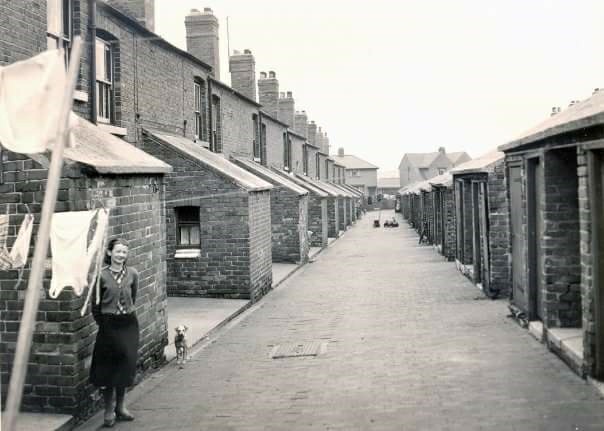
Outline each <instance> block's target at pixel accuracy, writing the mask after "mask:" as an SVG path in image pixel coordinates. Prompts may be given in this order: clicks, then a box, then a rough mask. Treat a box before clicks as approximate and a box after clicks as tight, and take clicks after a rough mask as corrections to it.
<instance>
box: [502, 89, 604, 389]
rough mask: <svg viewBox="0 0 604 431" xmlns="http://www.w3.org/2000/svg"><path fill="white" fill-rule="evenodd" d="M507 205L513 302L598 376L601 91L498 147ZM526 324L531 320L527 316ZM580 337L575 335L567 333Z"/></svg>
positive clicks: (559, 348) (602, 339) (601, 337)
mask: <svg viewBox="0 0 604 431" xmlns="http://www.w3.org/2000/svg"><path fill="white" fill-rule="evenodd" d="M499 150H500V151H503V152H504V153H505V163H506V174H507V177H508V178H507V186H508V199H509V205H510V230H511V241H510V252H511V255H512V267H511V272H512V277H511V278H512V306H513V307H516V309H517V310H518V312H520V313H522V316H525V317H526V318H527V319H528V320H529V321H532V322H533V321H538V322H541V323H542V326H543V328H544V329H543V337H544V339H545V340H546V341H547V343H548V345H549V347H550V348H551V349H552V350H554V351H555V352H557V353H558V354H560V355H561V356H562V357H563V358H564V359H565V360H566V361H567V362H568V363H569V364H570V365H571V366H572V367H573V368H574V369H575V370H576V371H577V372H579V373H580V374H587V375H591V376H594V377H596V378H598V379H600V380H602V379H604V311H603V310H604V300H603V298H604V282H602V280H604V277H603V275H602V274H604V266H603V264H602V262H603V260H602V259H601V256H603V255H604V253H603V251H604V240H602V238H604V235H603V234H602V225H603V224H602V220H603V212H602V208H603V207H604V203H603V198H602V190H603V179H602V178H603V175H602V172H603V171H604V170H603V168H602V166H603V163H604V156H603V154H604V92H602V91H595V92H594V94H593V95H592V96H591V97H590V98H588V99H586V100H584V101H581V102H578V103H572V104H571V106H569V107H568V109H566V110H564V111H562V112H560V113H556V112H555V113H553V114H552V116H551V117H550V118H548V119H547V120H545V121H544V122H542V123H541V124H539V125H537V126H536V127H534V128H532V129H531V130H529V131H528V132H527V133H525V134H524V135H523V136H521V137H519V138H518V139H516V140H514V141H512V142H510V143H508V144H505V145H502V146H500V147H499ZM531 325H533V323H531ZM577 339H578V340H581V339H582V341H583V342H582V343H574V342H571V341H566V340H577Z"/></svg>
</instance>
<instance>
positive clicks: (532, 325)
mask: <svg viewBox="0 0 604 431" xmlns="http://www.w3.org/2000/svg"><path fill="white" fill-rule="evenodd" d="M528 330H529V334H531V335H532V336H533V337H535V339H536V340H537V341H539V342H540V343H543V322H542V321H541V320H533V321H532V322H529V326H528Z"/></svg>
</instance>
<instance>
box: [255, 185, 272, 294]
mask: <svg viewBox="0 0 604 431" xmlns="http://www.w3.org/2000/svg"><path fill="white" fill-rule="evenodd" d="M249 214H250V227H249V230H250V245H249V247H250V276H251V277H250V278H251V292H250V298H251V299H252V300H253V301H256V300H258V299H260V297H262V295H264V294H265V293H266V292H268V291H269V290H270V289H271V286H272V284H273V266H272V254H271V236H270V235H271V214H270V192H269V191H264V192H255V193H252V194H251V195H250V198H249Z"/></svg>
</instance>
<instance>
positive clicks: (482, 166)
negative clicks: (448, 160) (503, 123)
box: [450, 149, 504, 174]
mask: <svg viewBox="0 0 604 431" xmlns="http://www.w3.org/2000/svg"><path fill="white" fill-rule="evenodd" d="M503 157H504V154H503V153H502V152H501V151H498V150H497V149H495V150H492V151H489V152H488V153H486V154H483V155H482V156H480V157H478V158H476V159H473V160H469V161H467V162H465V163H462V164H461V165H459V166H456V167H454V168H452V169H451V171H450V172H451V173H452V174H471V173H478V172H486V171H487V170H488V168H489V167H491V166H492V165H494V164H495V163H497V162H498V161H499V160H502V159H503Z"/></svg>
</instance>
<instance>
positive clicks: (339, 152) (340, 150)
mask: <svg viewBox="0 0 604 431" xmlns="http://www.w3.org/2000/svg"><path fill="white" fill-rule="evenodd" d="M338 156H340V157H344V148H342V147H340V148H338Z"/></svg>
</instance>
